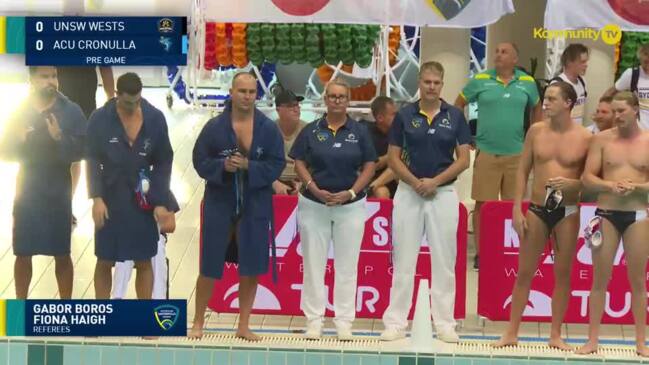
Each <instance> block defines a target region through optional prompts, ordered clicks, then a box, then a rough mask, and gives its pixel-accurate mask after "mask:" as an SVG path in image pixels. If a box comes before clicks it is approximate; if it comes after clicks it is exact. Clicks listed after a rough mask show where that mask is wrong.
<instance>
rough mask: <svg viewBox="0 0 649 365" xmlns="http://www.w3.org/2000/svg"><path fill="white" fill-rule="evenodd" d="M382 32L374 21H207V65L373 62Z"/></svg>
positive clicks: (210, 66) (362, 64)
mask: <svg viewBox="0 0 649 365" xmlns="http://www.w3.org/2000/svg"><path fill="white" fill-rule="evenodd" d="M397 29H398V28H397ZM379 33H380V27H379V26H376V25H346V24H342V25H334V24H258V23H251V24H244V23H234V24H233V23H213V22H208V23H206V25H205V64H204V67H205V69H207V70H212V69H214V68H217V67H219V66H231V65H234V66H236V67H239V68H242V67H245V66H246V65H247V64H248V63H249V62H252V63H253V64H255V65H260V64H262V63H264V62H267V63H277V62H280V63H283V64H291V63H293V62H296V63H309V64H310V65H311V66H313V67H314V68H317V67H320V66H321V65H323V64H324V63H325V62H326V63H329V64H332V65H337V64H338V63H340V62H342V63H343V64H345V65H353V64H354V63H356V64H357V65H359V66H360V67H363V68H366V67H369V66H370V65H371V64H372V58H373V50H374V46H375V44H376V40H377V38H378V36H379ZM397 36H398V35H397ZM391 37H392V32H391ZM391 39H392V38H391ZM391 48H393V47H392V46H391ZM397 49H398V47H397ZM391 57H392V58H394V57H393V56H392V55H391Z"/></svg>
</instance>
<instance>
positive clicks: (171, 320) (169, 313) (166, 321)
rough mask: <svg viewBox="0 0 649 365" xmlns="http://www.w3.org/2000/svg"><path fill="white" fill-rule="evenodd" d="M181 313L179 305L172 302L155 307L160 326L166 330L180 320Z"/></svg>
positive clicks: (154, 310) (155, 314)
mask: <svg viewBox="0 0 649 365" xmlns="http://www.w3.org/2000/svg"><path fill="white" fill-rule="evenodd" d="M179 314H180V310H179V309H178V307H176V306H173V305H170V304H163V305H161V306H158V307H155V308H154V309H153V315H154V316H155V320H156V322H157V323H158V326H160V328H162V329H163V330H165V331H168V330H170V329H172V328H173V326H174V325H175V324H176V321H177V320H178V316H179Z"/></svg>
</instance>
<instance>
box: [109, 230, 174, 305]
mask: <svg viewBox="0 0 649 365" xmlns="http://www.w3.org/2000/svg"><path fill="white" fill-rule="evenodd" d="M166 243H167V239H166V238H165V237H164V236H163V235H160V238H159V239H158V253H157V254H156V255H155V256H154V257H153V258H151V264H152V266H153V293H152V295H151V298H152V299H167V269H168V267H167V266H168V265H167V252H166V250H165V245H166ZM134 266H135V263H134V262H133V261H117V262H115V270H114V272H113V295H112V297H113V298H114V299H123V298H124V297H125V296H126V292H127V291H128V283H129V281H130V280H131V272H132V271H133V267H134Z"/></svg>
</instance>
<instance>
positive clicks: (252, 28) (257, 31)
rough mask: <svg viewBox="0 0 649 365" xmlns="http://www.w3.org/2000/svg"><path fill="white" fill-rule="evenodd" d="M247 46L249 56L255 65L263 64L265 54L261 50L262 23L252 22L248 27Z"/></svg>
mask: <svg viewBox="0 0 649 365" xmlns="http://www.w3.org/2000/svg"><path fill="white" fill-rule="evenodd" d="M246 47H247V48H248V58H249V59H250V62H252V64H254V65H261V64H262V63H263V62H264V55H263V53H262V52H261V24H258V23H251V24H248V28H246Z"/></svg>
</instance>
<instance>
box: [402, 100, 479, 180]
mask: <svg viewBox="0 0 649 365" xmlns="http://www.w3.org/2000/svg"><path fill="white" fill-rule="evenodd" d="M389 136H390V144H391V145H394V146H399V147H401V148H402V151H403V152H402V159H403V161H404V163H405V164H406V166H408V168H409V169H410V172H412V174H413V175H415V176H416V177H417V178H418V179H421V178H433V177H435V176H437V175H439V174H440V173H442V172H444V170H446V169H447V168H448V167H449V166H451V164H452V163H453V162H454V161H455V158H454V152H455V147H456V146H458V145H463V144H469V143H470V142H471V131H470V129H469V125H468V124H467V122H466V119H464V113H463V112H462V111H461V110H460V109H458V108H456V107H454V106H452V105H450V104H448V103H447V102H445V101H443V100H442V103H441V105H440V109H439V113H437V115H435V117H434V118H432V120H431V118H430V117H429V116H427V115H426V114H425V113H424V112H423V111H422V110H421V109H419V102H416V103H412V104H408V105H406V106H404V107H403V108H401V110H399V112H398V113H397V115H396V116H395V118H394V121H393V122H392V127H391V128H390V133H389ZM453 181H455V179H453V180H452V181H449V182H448V183H446V184H445V185H448V184H451V183H452V182H453Z"/></svg>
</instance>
